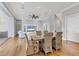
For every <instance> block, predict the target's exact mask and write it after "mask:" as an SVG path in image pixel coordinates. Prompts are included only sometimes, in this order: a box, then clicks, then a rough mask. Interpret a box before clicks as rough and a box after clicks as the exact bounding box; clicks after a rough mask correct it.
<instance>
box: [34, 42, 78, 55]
mask: <svg viewBox="0 0 79 59" xmlns="http://www.w3.org/2000/svg"><path fill="white" fill-rule="evenodd" d="M62 45H63V46H62V48H61V49H60V50H57V51H56V50H54V49H53V51H52V53H48V54H47V56H79V43H75V42H71V41H63V43H62ZM35 55H36V56H44V53H43V52H39V53H37V54H35ZM35 55H33V56H35Z"/></svg>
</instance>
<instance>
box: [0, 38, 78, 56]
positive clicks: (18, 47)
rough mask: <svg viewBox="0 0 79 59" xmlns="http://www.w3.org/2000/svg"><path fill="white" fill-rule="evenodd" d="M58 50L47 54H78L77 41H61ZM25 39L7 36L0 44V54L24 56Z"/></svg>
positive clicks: (40, 54)
mask: <svg viewBox="0 0 79 59" xmlns="http://www.w3.org/2000/svg"><path fill="white" fill-rule="evenodd" d="M62 45H63V46H62V48H61V49H60V50H57V51H55V50H52V53H48V54H47V55H48V56H79V43H74V42H71V41H63V43H62ZM25 47H26V41H25V40H18V38H9V39H8V40H7V41H6V42H4V44H2V45H1V46H0V55H1V56H26V54H27V53H26V48H25ZM32 56H44V53H43V52H39V53H37V54H35V55H32Z"/></svg>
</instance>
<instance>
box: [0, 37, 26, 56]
mask: <svg viewBox="0 0 79 59" xmlns="http://www.w3.org/2000/svg"><path fill="white" fill-rule="evenodd" d="M0 55H1V56H24V55H26V41H25V39H18V38H17V37H15V38H9V39H8V40H7V41H6V42H5V43H4V44H2V45H1V46H0Z"/></svg>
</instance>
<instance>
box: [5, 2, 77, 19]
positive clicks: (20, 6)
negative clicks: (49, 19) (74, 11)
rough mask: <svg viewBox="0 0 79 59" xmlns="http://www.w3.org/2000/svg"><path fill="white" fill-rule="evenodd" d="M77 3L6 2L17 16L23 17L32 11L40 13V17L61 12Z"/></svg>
mask: <svg viewBox="0 0 79 59" xmlns="http://www.w3.org/2000/svg"><path fill="white" fill-rule="evenodd" d="M75 3H77V2H24V3H23V2H22V3H21V2H7V3H6V4H7V6H8V7H9V9H10V10H12V13H14V14H15V15H16V18H18V19H22V17H27V16H28V15H30V14H32V13H36V14H38V15H40V17H42V16H44V15H46V14H48V13H51V14H52V13H59V12H61V11H62V10H63V9H64V8H67V7H68V6H71V5H73V4H75Z"/></svg>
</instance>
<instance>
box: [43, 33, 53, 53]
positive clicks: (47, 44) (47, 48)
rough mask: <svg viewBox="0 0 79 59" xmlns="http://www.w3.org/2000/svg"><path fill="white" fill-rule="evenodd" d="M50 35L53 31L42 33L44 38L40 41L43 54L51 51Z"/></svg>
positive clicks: (51, 35)
mask: <svg viewBox="0 0 79 59" xmlns="http://www.w3.org/2000/svg"><path fill="white" fill-rule="evenodd" d="M52 37H53V33H52V32H47V33H45V34H44V40H43V42H42V48H43V51H44V52H45V54H47V53H48V52H53V51H52Z"/></svg>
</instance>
